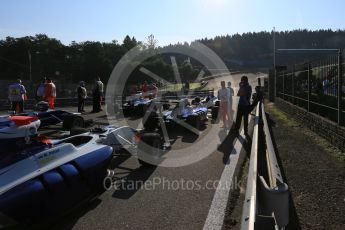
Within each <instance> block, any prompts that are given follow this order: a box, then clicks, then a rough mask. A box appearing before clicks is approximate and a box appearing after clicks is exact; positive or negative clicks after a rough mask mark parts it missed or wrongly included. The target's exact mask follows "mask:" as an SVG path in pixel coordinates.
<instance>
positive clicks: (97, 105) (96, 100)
mask: <svg viewBox="0 0 345 230" xmlns="http://www.w3.org/2000/svg"><path fill="white" fill-rule="evenodd" d="M101 97H102V95H101V94H100V93H94V94H93V95H92V101H93V109H92V111H93V112H99V111H101Z"/></svg>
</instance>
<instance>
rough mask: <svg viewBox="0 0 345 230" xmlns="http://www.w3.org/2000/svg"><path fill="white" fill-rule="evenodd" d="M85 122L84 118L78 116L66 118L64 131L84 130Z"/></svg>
mask: <svg viewBox="0 0 345 230" xmlns="http://www.w3.org/2000/svg"><path fill="white" fill-rule="evenodd" d="M84 126H85V121H84V118H83V117H81V116H78V115H70V116H66V117H64V119H63V123H62V129H63V130H71V129H73V128H84Z"/></svg>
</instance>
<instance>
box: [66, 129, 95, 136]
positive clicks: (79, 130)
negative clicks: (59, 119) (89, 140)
mask: <svg viewBox="0 0 345 230" xmlns="http://www.w3.org/2000/svg"><path fill="white" fill-rule="evenodd" d="M89 131H90V130H89V129H86V128H81V127H72V128H71V130H70V136H74V135H79V134H83V133H87V132H89Z"/></svg>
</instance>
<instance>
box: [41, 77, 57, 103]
mask: <svg viewBox="0 0 345 230" xmlns="http://www.w3.org/2000/svg"><path fill="white" fill-rule="evenodd" d="M55 99H56V86H55V84H54V83H53V81H52V80H51V79H49V78H47V83H46V85H45V90H44V100H45V101H46V102H48V106H49V109H54V108H55Z"/></svg>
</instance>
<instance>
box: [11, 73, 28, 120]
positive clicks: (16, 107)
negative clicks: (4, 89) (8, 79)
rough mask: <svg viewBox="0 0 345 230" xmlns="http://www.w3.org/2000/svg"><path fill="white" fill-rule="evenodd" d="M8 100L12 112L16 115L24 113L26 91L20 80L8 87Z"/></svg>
mask: <svg viewBox="0 0 345 230" xmlns="http://www.w3.org/2000/svg"><path fill="white" fill-rule="evenodd" d="M8 99H9V100H10V102H11V109H12V111H15V113H16V114H18V113H22V112H23V111H24V100H25V99H26V90H25V87H24V86H23V85H22V81H21V80H20V79H17V82H16V83H13V84H11V85H10V86H9V87H8Z"/></svg>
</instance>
